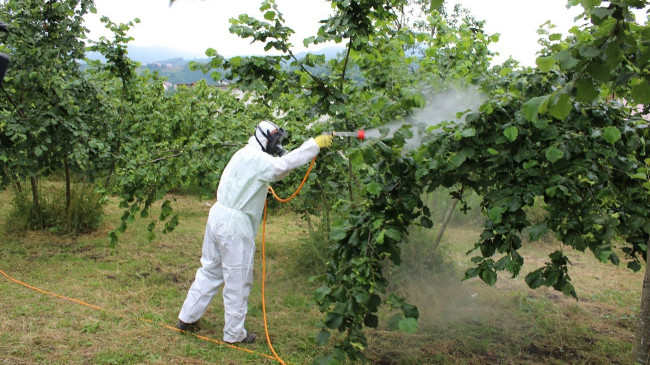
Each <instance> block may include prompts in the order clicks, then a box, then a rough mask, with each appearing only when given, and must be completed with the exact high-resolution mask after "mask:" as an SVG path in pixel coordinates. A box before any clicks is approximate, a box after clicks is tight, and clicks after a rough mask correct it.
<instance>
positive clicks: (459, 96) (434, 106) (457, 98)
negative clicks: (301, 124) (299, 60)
mask: <svg viewBox="0 0 650 365" xmlns="http://www.w3.org/2000/svg"><path fill="white" fill-rule="evenodd" d="M424 94H425V100H426V104H425V107H424V108H422V109H419V110H417V111H416V112H415V113H413V114H411V115H409V116H407V117H405V118H403V119H399V120H395V121H392V122H390V123H388V124H386V125H383V126H381V127H375V128H370V129H366V130H363V129H362V130H358V131H352V132H350V131H334V132H330V133H331V134H332V135H333V136H334V137H344V138H357V139H359V140H366V139H372V138H379V137H381V132H380V129H384V128H386V129H388V136H390V135H392V134H393V133H395V131H396V130H398V129H400V128H402V127H403V126H404V125H410V126H411V130H412V131H413V137H412V138H410V139H408V140H406V146H405V147H404V150H405V151H410V150H413V149H416V148H417V147H419V146H420V144H422V142H423V141H424V139H425V138H426V137H427V135H428V134H429V133H428V132H427V129H429V127H433V126H436V125H438V124H440V123H441V122H453V123H457V124H459V123H463V122H464V121H465V115H467V113H465V114H463V116H462V117H461V118H458V117H457V114H458V113H462V112H476V111H478V108H479V107H480V106H481V104H482V103H483V102H484V100H485V97H484V96H483V95H482V94H481V93H480V92H479V90H478V89H477V88H474V87H472V88H448V89H446V90H444V91H441V92H433V91H425V92H424Z"/></svg>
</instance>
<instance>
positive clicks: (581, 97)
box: [574, 79, 598, 103]
mask: <svg viewBox="0 0 650 365" xmlns="http://www.w3.org/2000/svg"><path fill="white" fill-rule="evenodd" d="M574 90H575V92H576V99H577V100H578V101H582V102H585V103H589V102H591V101H593V100H594V99H596V97H598V90H596V88H595V87H594V83H593V82H592V81H591V79H580V80H578V81H576V83H575V84H574Z"/></svg>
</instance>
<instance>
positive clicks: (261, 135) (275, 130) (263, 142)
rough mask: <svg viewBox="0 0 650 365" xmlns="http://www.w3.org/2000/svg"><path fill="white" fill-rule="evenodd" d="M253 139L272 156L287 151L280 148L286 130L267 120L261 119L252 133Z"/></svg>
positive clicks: (285, 135) (280, 154)
mask: <svg viewBox="0 0 650 365" xmlns="http://www.w3.org/2000/svg"><path fill="white" fill-rule="evenodd" d="M253 136H254V137H255V140H257V143H258V144H259V146H260V147H261V148H262V151H264V152H266V153H268V154H269V155H272V156H282V155H284V154H285V153H286V152H287V151H285V150H284V149H283V148H282V140H283V139H284V138H286V137H287V132H285V131H284V129H282V128H280V127H278V126H277V125H275V124H274V123H271V122H269V121H267V120H263V121H261V122H260V123H259V124H258V125H257V126H256V127H255V133H253Z"/></svg>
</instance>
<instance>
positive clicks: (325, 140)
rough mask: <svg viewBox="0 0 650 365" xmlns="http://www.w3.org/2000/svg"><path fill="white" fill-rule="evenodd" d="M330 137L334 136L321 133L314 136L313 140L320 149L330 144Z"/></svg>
mask: <svg viewBox="0 0 650 365" xmlns="http://www.w3.org/2000/svg"><path fill="white" fill-rule="evenodd" d="M332 138H334V137H332V135H331V134H321V135H320V136H316V137H314V141H316V144H317V145H318V147H319V148H321V149H322V148H326V147H330V146H331V145H332Z"/></svg>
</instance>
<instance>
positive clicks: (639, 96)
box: [630, 79, 650, 104]
mask: <svg viewBox="0 0 650 365" xmlns="http://www.w3.org/2000/svg"><path fill="white" fill-rule="evenodd" d="M630 97H631V98H632V101H633V102H634V104H650V84H649V83H648V80H646V79H641V80H640V81H638V82H637V83H636V84H635V85H634V86H632V90H631V91H630Z"/></svg>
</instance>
